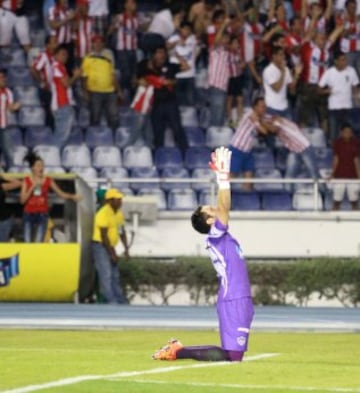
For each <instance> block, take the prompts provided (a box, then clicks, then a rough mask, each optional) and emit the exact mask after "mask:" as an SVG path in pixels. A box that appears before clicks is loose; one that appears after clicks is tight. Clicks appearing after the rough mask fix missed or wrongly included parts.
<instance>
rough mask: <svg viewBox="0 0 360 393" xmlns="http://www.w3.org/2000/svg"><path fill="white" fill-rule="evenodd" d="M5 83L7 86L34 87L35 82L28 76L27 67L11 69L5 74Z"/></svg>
mask: <svg viewBox="0 0 360 393" xmlns="http://www.w3.org/2000/svg"><path fill="white" fill-rule="evenodd" d="M7 83H8V85H9V86H11V87H13V86H34V85H35V81H34V79H33V77H32V75H31V74H30V71H29V68H28V67H11V68H9V69H8V73H7Z"/></svg>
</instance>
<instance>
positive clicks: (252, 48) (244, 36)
mask: <svg viewBox="0 0 360 393" xmlns="http://www.w3.org/2000/svg"><path fill="white" fill-rule="evenodd" d="M263 31H264V27H263V25H262V24H260V23H253V24H250V23H247V22H246V23H245V24H244V29H243V31H242V33H241V34H240V35H239V41H240V48H241V54H242V58H243V59H244V60H245V62H246V63H248V62H250V61H253V60H254V59H255V58H256V57H257V56H258V55H259V54H260V52H261V42H262V33H263Z"/></svg>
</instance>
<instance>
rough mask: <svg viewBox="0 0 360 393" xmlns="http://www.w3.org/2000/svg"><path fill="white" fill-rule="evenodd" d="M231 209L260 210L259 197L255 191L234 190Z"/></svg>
mask: <svg viewBox="0 0 360 393" xmlns="http://www.w3.org/2000/svg"><path fill="white" fill-rule="evenodd" d="M231 208H232V210H260V198H259V194H258V193H257V192H248V191H234V192H232V198H231Z"/></svg>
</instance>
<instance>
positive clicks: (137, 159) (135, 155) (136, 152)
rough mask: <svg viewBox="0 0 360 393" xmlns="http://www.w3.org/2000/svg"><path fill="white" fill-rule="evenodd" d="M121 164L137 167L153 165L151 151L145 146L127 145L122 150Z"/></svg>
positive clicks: (127, 166)
mask: <svg viewBox="0 0 360 393" xmlns="http://www.w3.org/2000/svg"><path fill="white" fill-rule="evenodd" d="M123 166H124V167H126V168H139V167H151V166H153V159H152V153H151V150H150V148H149V147H147V146H127V147H125V149H124V151H123Z"/></svg>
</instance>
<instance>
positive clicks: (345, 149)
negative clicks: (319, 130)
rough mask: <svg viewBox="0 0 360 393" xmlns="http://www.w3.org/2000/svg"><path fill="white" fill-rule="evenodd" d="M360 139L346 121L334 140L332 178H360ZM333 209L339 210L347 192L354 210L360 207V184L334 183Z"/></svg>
mask: <svg viewBox="0 0 360 393" xmlns="http://www.w3.org/2000/svg"><path fill="white" fill-rule="evenodd" d="M359 160H360V140H359V139H358V138H356V137H355V135H354V132H353V129H352V127H351V125H350V124H348V123H344V124H343V126H342V127H341V129H340V136H339V137H338V138H337V139H335V140H334V142H333V168H332V173H331V175H330V179H360V165H359ZM331 188H332V190H333V210H339V208H340V205H341V202H342V200H343V199H344V196H345V191H346V193H347V197H348V200H349V201H350V203H351V207H352V209H353V210H357V209H358V200H359V185H358V184H354V183H342V184H340V183H336V184H335V183H334V184H332V186H331Z"/></svg>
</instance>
